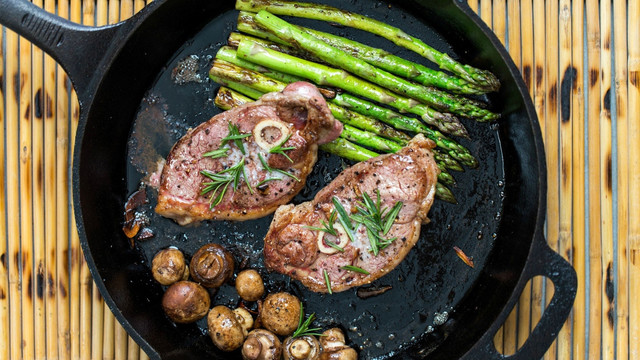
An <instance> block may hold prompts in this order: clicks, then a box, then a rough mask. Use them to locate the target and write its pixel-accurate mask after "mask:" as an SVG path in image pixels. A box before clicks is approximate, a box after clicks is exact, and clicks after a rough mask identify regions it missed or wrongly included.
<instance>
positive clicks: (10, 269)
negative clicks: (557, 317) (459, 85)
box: [0, 0, 640, 360]
mask: <svg viewBox="0 0 640 360" xmlns="http://www.w3.org/2000/svg"><path fill="white" fill-rule="evenodd" d="M34 3H36V4H37V5H38V6H41V7H45V8H46V9H47V10H48V11H51V12H56V11H57V13H58V14H61V15H62V16H64V17H66V18H69V19H71V20H72V21H75V22H79V23H84V24H87V25H101V24H108V23H115V22H117V21H119V20H120V19H125V18H127V17H129V16H131V15H132V14H134V13H135V12H136V11H138V10H139V9H141V8H142V7H144V6H145V2H144V1H143V0H135V1H132V0H110V1H108V0H94V1H92V0H87V1H81V0H58V1H56V0H35V1H34ZM469 3H470V6H471V7H472V8H473V9H474V10H476V11H477V12H478V13H479V14H480V16H481V17H482V19H483V20H484V21H485V22H486V23H487V24H488V25H489V26H490V27H491V28H492V29H493V30H494V31H495V33H496V34H497V35H498V37H499V38H500V39H501V40H502V41H503V43H504V44H505V46H506V47H507V48H508V50H509V52H510V53H511V56H512V57H513V59H514V61H515V63H516V64H517V65H518V66H519V67H520V70H521V73H522V74H523V77H524V80H525V82H526V84H527V86H528V87H529V90H530V93H531V96H532V98H533V100H534V104H535V106H536V109H537V112H538V116H539V118H540V123H541V126H542V133H543V135H544V137H545V146H546V153H547V163H548V177H549V178H548V185H549V192H548V199H547V200H548V212H547V229H546V232H547V239H548V241H549V243H550V245H551V246H552V247H553V248H555V249H557V250H558V251H559V252H560V253H561V254H562V255H563V256H564V257H566V258H567V259H569V260H570V261H571V262H572V263H573V264H574V266H575V269H576V271H577V272H578V278H579V290H578V296H577V299H576V303H575V307H574V310H573V313H572V315H571V317H570V318H569V320H568V321H567V323H566V325H565V327H564V328H563V330H562V331H561V333H560V334H559V336H558V339H557V341H556V342H555V343H554V345H553V346H552V347H551V349H550V350H549V351H548V352H547V355H546V356H545V358H547V359H572V358H573V359H600V358H602V359H621V360H622V359H640V314H639V311H640V300H639V299H640V181H638V180H639V179H638V178H639V177H640V164H639V159H640V141H639V140H638V139H640V88H639V86H640V84H639V83H640V75H639V74H640V0H628V1H625V0H613V1H604V0H603V1H596V0H586V1H573V2H572V1H569V0H548V1H543V0H493V1H491V0H469ZM0 11H1V9H0ZM0 44H1V46H0V86H1V87H0V99H1V100H0V141H2V143H0V161H2V166H1V167H0V178H1V179H3V181H2V182H1V184H2V185H1V186H2V188H1V189H0V210H1V211H0V213H1V214H2V217H0V260H1V265H0V359H9V358H10V359H45V358H46V359H100V358H102V359H130V360H134V359H145V358H147V356H146V355H145V354H144V353H143V352H141V351H140V349H139V347H138V346H137V345H136V344H135V343H134V342H133V341H132V340H131V339H130V338H129V337H128V336H127V334H126V333H125V332H124V330H123V329H122V328H121V326H120V325H119V324H118V323H117V322H116V321H115V320H114V317H113V315H112V314H111V312H110V311H109V309H108V308H107V307H106V306H105V305H104V303H103V301H102V299H101V297H100V295H99V294H98V292H97V290H96V288H95V287H94V286H93V282H92V280H91V277H90V275H89V272H88V269H87V267H86V264H85V263H84V259H83V256H82V254H81V251H80V246H79V242H78V237H77V234H76V231H75V225H74V220H73V216H72V211H71V206H72V205H71V199H70V183H69V176H70V168H71V157H70V154H71V152H72V148H73V143H72V139H73V138H74V132H75V127H76V125H77V121H78V104H77V100H76V98H75V95H74V93H73V91H71V87H70V85H69V82H68V79H67V77H66V76H65V74H64V71H63V70H62V69H61V68H60V67H58V66H57V65H56V64H55V62H54V61H53V60H52V59H51V58H49V57H48V56H46V55H43V53H42V52H41V51H40V50H39V49H38V48H36V47H34V46H32V45H31V44H30V43H29V42H27V41H26V40H24V39H20V38H18V36H17V35H15V34H14V33H13V32H12V31H10V30H7V29H4V28H3V29H2V31H0ZM563 120H564V121H563ZM550 295H551V289H550V287H547V285H546V284H545V280H544V279H541V278H536V279H534V280H533V281H531V282H530V284H529V285H528V286H527V288H526V289H525V292H524V293H523V294H522V297H521V301H520V303H519V304H518V306H517V307H516V308H515V309H514V311H513V312H512V314H511V316H510V317H509V319H508V321H507V322H506V323H505V325H504V327H503V328H502V329H501V330H500V331H499V332H498V333H497V334H496V337H495V342H496V345H497V347H498V349H500V350H501V351H502V352H503V353H505V354H512V353H514V352H515V351H516V349H517V348H518V347H519V346H520V345H521V344H522V343H523V342H524V341H525V340H526V339H527V336H528V334H529V333H530V331H531V329H532V327H533V326H535V324H536V323H537V320H538V319H539V318H540V314H541V313H542V311H543V309H544V306H545V304H546V301H547V299H548V298H549V297H550Z"/></svg>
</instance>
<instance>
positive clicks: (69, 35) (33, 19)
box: [0, 0, 120, 103]
mask: <svg viewBox="0 0 640 360" xmlns="http://www.w3.org/2000/svg"><path fill="white" fill-rule="evenodd" d="M0 9H2V10H1V11H0V24H3V25H5V26H6V27H8V28H10V29H12V30H13V31H15V32H16V33H18V34H19V35H20V36H22V37H24V38H26V39H27V40H29V41H31V42H32V43H33V44H34V45H36V46H38V47H39V48H40V49H42V50H43V51H45V52H46V53H47V54H49V55H51V57H53V58H54V59H55V60H56V61H57V62H58V63H60V64H61V65H62V67H63V68H64V69H65V71H66V72H67V73H68V75H69V78H70V79H71V81H72V83H73V84H74V86H75V88H76V91H77V92H78V97H79V99H80V100H81V101H82V100H84V96H83V95H84V94H85V93H86V90H88V87H89V84H90V81H91V79H92V76H93V73H94V72H96V71H97V70H98V64H99V63H100V61H101V60H102V59H103V56H104V54H105V52H106V50H107V49H108V47H109V46H110V44H111V41H112V39H113V36H114V35H115V33H116V32H117V30H118V29H119V28H120V25H119V24H118V25H114V26H106V27H100V28H94V27H88V26H83V25H79V24H76V23H73V22H70V21H68V20H65V19H63V18H61V17H59V16H56V15H54V14H51V13H49V12H47V11H45V10H43V9H42V8H40V7H38V6H35V5H33V4H32V3H31V2H29V1H25V0H0ZM81 103H82V102H81Z"/></svg>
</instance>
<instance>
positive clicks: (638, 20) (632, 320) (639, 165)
mask: <svg viewBox="0 0 640 360" xmlns="http://www.w3.org/2000/svg"><path fill="white" fill-rule="evenodd" d="M627 23H628V24H629V27H628V32H627V36H628V52H629V57H628V63H627V66H628V69H629V73H628V97H629V102H628V103H629V114H628V118H629V119H633V121H629V132H628V137H627V138H628V139H629V169H633V170H634V171H630V172H629V182H628V184H629V198H628V200H629V243H628V246H629V249H628V259H629V263H628V267H629V268H628V271H629V273H628V274H629V275H628V276H629V277H628V280H627V284H628V286H629V302H630V306H629V359H632V360H638V359H640V321H638V319H640V306H638V305H637V304H638V302H637V301H638V299H640V221H638V219H640V171H638V169H640V143H639V142H638V140H637V139H638V138H640V121H638V119H640V33H639V32H638V31H634V29H633V24H640V1H639V0H629V4H628V21H627ZM631 301H634V302H633V303H631ZM631 304H635V305H631Z"/></svg>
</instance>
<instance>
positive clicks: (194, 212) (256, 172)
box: [155, 82, 342, 225]
mask: <svg viewBox="0 0 640 360" xmlns="http://www.w3.org/2000/svg"><path fill="white" fill-rule="evenodd" d="M263 121H270V122H272V121H275V122H277V123H278V124H284V125H283V126H285V127H286V128H287V129H289V131H290V135H291V136H290V137H289V138H288V140H286V142H285V143H284V144H282V147H293V149H291V150H287V151H285V152H284V153H285V154H286V156H284V155H282V154H278V153H273V154H272V153H269V151H267V150H265V149H264V148H263V147H260V146H259V145H258V144H257V143H256V141H255V140H256V139H255V138H254V136H253V135H251V136H249V137H245V138H243V139H242V140H241V141H242V144H243V147H244V150H245V152H244V154H243V153H242V151H241V149H240V148H239V147H238V146H237V145H236V144H235V143H234V141H227V144H226V145H224V144H223V140H224V138H225V137H227V136H228V135H229V134H230V127H229V124H232V125H235V126H236V127H237V128H238V131H239V132H240V134H252V132H253V130H254V128H255V127H256V125H257V124H259V123H261V122H263ZM341 131H342V125H341V124H340V123H339V122H338V121H336V120H335V119H334V118H333V116H332V115H331V112H330V111H329V109H328V108H327V104H326V102H325V100H324V98H322V96H321V95H320V93H319V92H318V90H317V88H316V87H315V86H313V85H311V84H309V83H304V82H299V83H294V84H291V85H289V86H287V87H286V88H285V89H284V90H283V91H282V92H279V93H270V94H266V95H264V96H263V97H262V98H261V99H260V100H259V101H257V102H254V103H250V104H246V105H244V106H241V107H238V108H235V109H232V110H229V111H225V112H223V113H221V114H218V115H216V116H214V117H213V118H211V119H210V120H209V121H207V122H205V123H202V124H200V125H199V126H197V127H196V128H194V129H192V130H190V131H189V132H188V133H187V134H186V135H185V136H184V137H182V138H181V139H180V140H179V141H178V142H177V143H176V144H175V145H174V146H173V148H172V149H171V152H170V153H169V156H168V157H167V160H166V162H165V164H164V167H163V168H162V172H161V177H160V187H159V190H158V204H157V206H156V209H155V210H156V212H157V213H159V214H160V215H162V216H165V217H168V218H172V219H174V220H175V221H176V222H178V223H179V224H181V225H186V224H190V223H194V222H199V221H201V220H207V219H217V220H247V219H255V218H259V217H262V216H265V215H268V214H270V213H272V212H273V211H275V209H276V208H277V207H278V206H279V205H282V204H285V203H287V202H288V201H289V200H291V198H293V197H294V196H295V195H296V194H297V193H298V192H299V191H300V190H301V189H302V188H303V187H304V184H305V181H306V178H307V175H308V174H309V173H310V172H311V170H312V169H313V165H314V164H315V162H316V159H317V149H318V144H322V143H325V142H329V141H332V140H333V139H335V138H336V137H337V136H338V135H339V134H340V132H341ZM267 135H273V134H271V133H267ZM275 135H277V136H280V135H282V134H281V133H280V132H279V130H278V131H276V133H275ZM275 135H274V136H275ZM280 140H284V139H280ZM223 146H226V147H228V148H229V150H228V151H227V153H226V156H222V157H218V158H211V157H206V156H203V155H204V154H206V153H208V152H211V151H214V150H218V149H221V148H222V147H223ZM287 156H288V157H289V158H287ZM260 157H262V159H264V160H265V162H266V163H267V167H265V166H264V165H263V163H262V161H261V160H262V159H261V158H260ZM289 159H291V160H289ZM240 162H243V163H244V173H243V174H242V176H241V177H240V182H239V183H238V184H237V186H236V188H235V189H234V184H230V185H229V186H228V187H227V189H226V191H225V194H224V197H223V198H222V200H221V202H220V203H219V204H217V205H215V206H212V203H211V201H212V196H213V193H212V192H209V193H207V194H202V191H203V189H204V188H205V186H206V185H204V184H205V183H207V182H210V181H211V180H210V179H208V178H207V177H205V176H204V175H202V173H201V172H202V171H208V172H210V173H220V171H223V170H225V169H228V168H230V167H233V166H234V165H236V164H238V163H240ZM274 169H280V170H283V171H284V172H287V173H289V174H291V176H288V175H286V174H283V173H282V172H278V171H277V170H274ZM245 174H246V177H245ZM223 175H225V174H224V173H223ZM267 179H270V180H268V181H266V182H264V181H265V180H267ZM247 180H248V181H247ZM261 182H262V183H261ZM249 185H250V186H249ZM258 185H259V186H258Z"/></svg>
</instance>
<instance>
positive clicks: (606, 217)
mask: <svg viewBox="0 0 640 360" xmlns="http://www.w3.org/2000/svg"><path fill="white" fill-rule="evenodd" d="M600 66H601V68H602V69H603V71H602V76H601V77H600V79H601V81H602V82H601V86H600V102H601V105H600V186H601V187H600V233H601V239H602V240H601V241H602V245H601V257H602V260H601V266H602V268H601V272H602V273H601V275H600V276H601V278H602V284H601V286H602V287H601V288H600V292H601V293H602V295H601V296H602V309H601V311H602V319H601V321H602V329H601V331H602V359H604V360H607V359H613V358H614V356H615V353H614V350H615V333H614V329H615V324H614V321H615V319H614V313H613V312H614V309H613V307H614V300H615V299H614V294H613V288H612V287H613V283H612V281H613V278H612V276H613V174H612V168H613V156H612V154H611V144H612V142H611V133H612V131H611V126H612V124H611V91H612V89H611V78H612V77H611V2H610V1H601V2H600ZM595 290H596V289H594V291H595Z"/></svg>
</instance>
